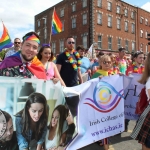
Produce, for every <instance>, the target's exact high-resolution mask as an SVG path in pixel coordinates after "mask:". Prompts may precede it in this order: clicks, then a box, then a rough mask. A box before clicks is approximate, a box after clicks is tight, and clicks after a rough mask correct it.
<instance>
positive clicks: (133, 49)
mask: <svg viewBox="0 0 150 150" xmlns="http://www.w3.org/2000/svg"><path fill="white" fill-rule="evenodd" d="M132 51H135V42H132Z"/></svg>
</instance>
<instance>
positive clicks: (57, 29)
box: [52, 10, 62, 35]
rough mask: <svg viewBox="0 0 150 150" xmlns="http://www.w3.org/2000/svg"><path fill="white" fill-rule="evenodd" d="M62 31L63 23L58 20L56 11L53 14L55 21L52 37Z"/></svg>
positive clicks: (53, 21)
mask: <svg viewBox="0 0 150 150" xmlns="http://www.w3.org/2000/svg"><path fill="white" fill-rule="evenodd" d="M61 31H62V23H61V21H60V19H59V18H58V16H57V14H56V11H55V10H54V12H53V19H52V35H53V34H57V33H60V32H61Z"/></svg>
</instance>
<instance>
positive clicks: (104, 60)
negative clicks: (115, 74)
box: [100, 55, 112, 71]
mask: <svg viewBox="0 0 150 150" xmlns="http://www.w3.org/2000/svg"><path fill="white" fill-rule="evenodd" d="M100 65H101V69H102V70H104V71H109V70H110V69H111V67H112V60H111V58H110V56H105V55H104V56H102V57H101V58H100Z"/></svg>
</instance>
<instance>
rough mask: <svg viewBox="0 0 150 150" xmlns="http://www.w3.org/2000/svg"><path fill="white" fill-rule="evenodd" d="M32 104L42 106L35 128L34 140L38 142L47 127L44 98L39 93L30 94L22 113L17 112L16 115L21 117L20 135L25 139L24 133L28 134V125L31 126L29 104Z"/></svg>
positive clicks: (46, 111)
mask: <svg viewBox="0 0 150 150" xmlns="http://www.w3.org/2000/svg"><path fill="white" fill-rule="evenodd" d="M33 103H41V104H43V106H44V110H43V113H42V115H41V117H40V119H39V121H38V122H37V125H36V127H35V128H36V132H35V139H36V140H39V139H40V138H41V135H42V131H43V129H44V128H45V126H46V125H47V120H48V110H47V101H46V98H45V96H44V95H42V94H41V93H36V92H35V93H32V94H30V95H29V97H28V99H27V101H26V104H25V107H24V109H23V110H22V111H20V112H18V113H17V115H21V117H22V122H21V123H22V134H23V136H24V137H26V133H28V132H29V130H30V124H31V122H30V120H31V117H30V114H29V108H30V107H31V104H33ZM17 115H16V116H17Z"/></svg>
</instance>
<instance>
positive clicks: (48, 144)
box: [45, 130, 58, 150]
mask: <svg viewBox="0 0 150 150" xmlns="http://www.w3.org/2000/svg"><path fill="white" fill-rule="evenodd" d="M48 135H49V130H47V133H46V137H45V148H46V150H48V149H50V148H53V147H57V146H58V144H57V143H58V136H57V135H55V137H54V138H53V140H49V139H48Z"/></svg>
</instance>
